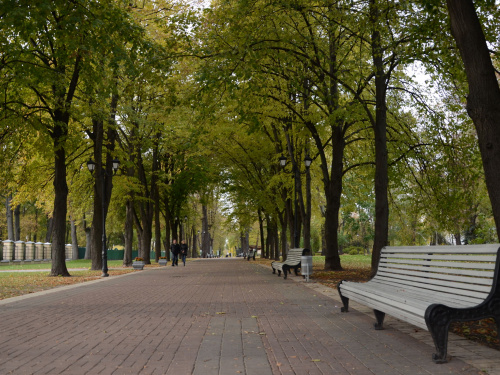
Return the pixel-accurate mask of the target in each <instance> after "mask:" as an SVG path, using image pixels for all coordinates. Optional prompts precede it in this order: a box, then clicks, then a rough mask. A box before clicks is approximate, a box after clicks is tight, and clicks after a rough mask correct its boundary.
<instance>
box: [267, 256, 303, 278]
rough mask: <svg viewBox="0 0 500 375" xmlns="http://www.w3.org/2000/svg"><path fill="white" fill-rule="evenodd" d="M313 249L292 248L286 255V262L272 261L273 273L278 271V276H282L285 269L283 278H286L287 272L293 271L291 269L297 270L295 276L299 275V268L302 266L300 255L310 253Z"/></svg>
mask: <svg viewBox="0 0 500 375" xmlns="http://www.w3.org/2000/svg"><path fill="white" fill-rule="evenodd" d="M310 254H311V251H310V250H309V249H290V250H288V253H287V255H286V260H285V261H284V262H276V261H275V262H272V263H271V268H272V269H273V273H276V271H278V276H281V271H283V278H284V279H285V280H286V275H287V273H290V272H291V269H292V268H293V270H294V271H295V276H298V270H299V268H300V261H301V259H300V257H301V256H302V255H310Z"/></svg>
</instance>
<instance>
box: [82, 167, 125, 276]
mask: <svg viewBox="0 0 500 375" xmlns="http://www.w3.org/2000/svg"><path fill="white" fill-rule="evenodd" d="M119 166H120V161H119V160H118V159H114V160H113V173H116V171H117V170H118V167H119ZM95 167H96V163H95V162H94V161H93V160H89V161H88V162H87V168H88V169H89V171H90V173H93V172H94V170H95ZM108 177H109V175H108V174H107V173H106V170H105V169H104V168H101V179H102V275H101V277H108V276H109V274H108V247H107V246H106V210H105V208H106V182H107V178H108Z"/></svg>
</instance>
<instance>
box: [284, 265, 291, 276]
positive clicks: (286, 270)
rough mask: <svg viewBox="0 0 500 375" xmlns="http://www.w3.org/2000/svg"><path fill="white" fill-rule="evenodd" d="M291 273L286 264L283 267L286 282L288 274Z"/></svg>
mask: <svg viewBox="0 0 500 375" xmlns="http://www.w3.org/2000/svg"><path fill="white" fill-rule="evenodd" d="M289 271H290V270H289V267H288V265H287V264H284V265H283V278H284V279H285V280H286V275H287V273H288V272H289Z"/></svg>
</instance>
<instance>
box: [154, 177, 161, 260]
mask: <svg viewBox="0 0 500 375" xmlns="http://www.w3.org/2000/svg"><path fill="white" fill-rule="evenodd" d="M154 210H155V260H156V263H158V261H159V260H160V257H161V225H160V193H159V189H158V185H156V186H155V207H154Z"/></svg>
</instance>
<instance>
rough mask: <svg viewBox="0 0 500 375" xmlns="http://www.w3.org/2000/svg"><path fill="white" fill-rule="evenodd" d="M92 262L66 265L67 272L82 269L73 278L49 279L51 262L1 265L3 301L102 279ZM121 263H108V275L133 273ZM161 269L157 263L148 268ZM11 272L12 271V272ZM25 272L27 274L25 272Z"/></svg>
mask: <svg viewBox="0 0 500 375" xmlns="http://www.w3.org/2000/svg"><path fill="white" fill-rule="evenodd" d="M91 264H92V263H91V260H86V259H79V260H71V261H67V262H66V267H67V268H68V269H79V270H78V271H70V274H71V277H49V276H48V274H49V272H50V268H51V266H52V265H51V263H27V264H16V265H13V264H11V265H8V264H5V263H2V264H1V265H0V271H4V272H0V300H1V299H5V298H10V297H16V296H21V295H24V294H29V293H35V292H39V291H41V290H46V289H51V288H55V287H58V286H63V285H71V284H78V283H83V282H85V281H91V280H97V279H100V278H101V273H102V272H101V271H100V270H99V271H91V270H90V266H91ZM122 264H123V261H121V260H108V268H109V270H110V271H109V276H110V277H113V276H117V275H122V274H124V273H130V272H134V270H133V269H132V268H131V267H123V265H122ZM148 267H158V264H157V263H153V264H151V265H149V264H148V265H146V268H148ZM9 271H11V272H9ZM23 271H25V272H23Z"/></svg>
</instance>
